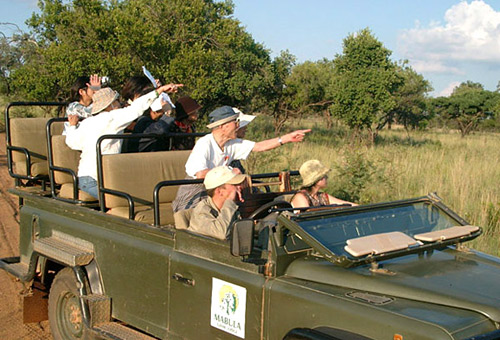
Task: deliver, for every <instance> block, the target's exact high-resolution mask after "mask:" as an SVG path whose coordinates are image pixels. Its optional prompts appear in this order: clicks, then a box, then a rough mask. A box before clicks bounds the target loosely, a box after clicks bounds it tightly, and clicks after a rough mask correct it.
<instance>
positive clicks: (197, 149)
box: [172, 106, 311, 212]
mask: <svg viewBox="0 0 500 340" xmlns="http://www.w3.org/2000/svg"><path fill="white" fill-rule="evenodd" d="M239 114H240V112H239V111H235V110H234V109H233V108H232V107H230V106H222V107H219V108H217V109H215V110H214V111H212V113H210V115H209V122H210V124H208V125H207V127H208V128H209V129H211V130H212V133H210V134H208V135H206V136H203V137H202V138H200V139H199V140H198V141H197V142H196V145H195V146H194V148H193V151H192V152H191V155H189V158H188V160H187V162H186V174H187V175H188V177H189V178H205V175H206V174H207V172H208V171H209V170H210V169H212V168H215V167H217V166H224V165H225V166H227V165H229V164H230V163H231V162H232V161H233V160H235V159H246V158H247V157H248V155H249V154H250V152H252V151H254V152H260V151H267V150H271V149H274V148H277V147H279V146H281V145H283V144H285V143H295V142H301V141H302V140H303V139H304V136H305V134H306V133H308V132H309V131H311V130H310V129H307V130H296V131H294V132H291V133H288V134H286V135H284V136H281V137H277V138H272V139H268V140H264V141H262V142H252V141H249V140H244V139H239V138H237V137H236V133H237V130H238V121H237V118H238V116H239ZM205 196H206V193H205V192H204V189H203V186H202V185H189V186H182V187H180V188H179V191H178V193H177V197H176V199H175V200H174V202H173V203H172V208H173V210H174V212H177V211H179V210H184V209H189V208H192V207H194V206H195V205H196V204H197V203H198V202H199V201H200V200H201V198H203V197H205Z"/></svg>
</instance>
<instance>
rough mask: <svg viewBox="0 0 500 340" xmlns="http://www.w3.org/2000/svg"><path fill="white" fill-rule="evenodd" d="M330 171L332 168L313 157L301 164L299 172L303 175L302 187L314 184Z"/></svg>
mask: <svg viewBox="0 0 500 340" xmlns="http://www.w3.org/2000/svg"><path fill="white" fill-rule="evenodd" d="M329 172H330V169H329V168H327V167H326V166H324V165H323V164H321V162H320V161H318V160H317V159H311V160H309V161H307V162H304V164H302V165H301V166H300V169H299V173H300V177H302V187H303V188H307V187H310V186H311V185H314V184H315V183H316V182H317V181H319V180H320V179H322V178H323V177H324V176H326V175H327V174H328V173H329Z"/></svg>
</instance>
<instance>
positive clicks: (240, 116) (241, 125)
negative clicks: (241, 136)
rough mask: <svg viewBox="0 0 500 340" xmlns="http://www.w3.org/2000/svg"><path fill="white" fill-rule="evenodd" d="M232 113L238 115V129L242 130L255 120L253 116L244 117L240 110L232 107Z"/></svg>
mask: <svg viewBox="0 0 500 340" xmlns="http://www.w3.org/2000/svg"><path fill="white" fill-rule="evenodd" d="M233 110H234V112H236V113H238V118H237V119H236V120H237V121H238V123H239V124H238V125H239V126H238V129H242V128H244V127H245V126H247V125H248V124H250V123H251V122H252V120H254V119H255V116H253V115H246V114H244V113H243V112H241V110H240V109H238V108H236V107H233Z"/></svg>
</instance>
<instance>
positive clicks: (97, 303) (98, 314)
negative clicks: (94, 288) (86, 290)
mask: <svg viewBox="0 0 500 340" xmlns="http://www.w3.org/2000/svg"><path fill="white" fill-rule="evenodd" d="M83 299H84V300H85V301H86V302H87V305H88V307H89V311H90V320H91V326H92V327H94V326H95V325H99V324H103V323H107V322H110V321H111V299H110V297H109V296H106V295H100V294H90V295H86V296H84V297H83Z"/></svg>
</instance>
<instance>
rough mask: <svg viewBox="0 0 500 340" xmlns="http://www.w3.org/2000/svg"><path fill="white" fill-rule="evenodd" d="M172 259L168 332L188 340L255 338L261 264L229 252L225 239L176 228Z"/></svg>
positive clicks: (259, 327)
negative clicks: (246, 261)
mask: <svg viewBox="0 0 500 340" xmlns="http://www.w3.org/2000/svg"><path fill="white" fill-rule="evenodd" d="M175 248H176V249H175V251H174V252H173V253H172V256H171V259H170V298H169V304H170V305H169V313H168V314H169V332H170V333H171V334H172V335H174V334H175V335H179V336H182V337H183V338H186V339H234V338H235V336H236V337H240V338H242V339H259V338H260V337H261V330H262V322H263V320H262V314H263V307H262V303H263V297H262V294H263V286H264V284H265V278H264V276H263V275H262V274H260V273H259V266H258V265H256V264H252V263H245V262H243V261H242V260H241V259H240V258H239V257H234V256H232V255H231V254H230V249H229V242H226V241H220V240H215V239H212V238H209V237H204V236H199V235H195V234H191V233H189V232H184V231H178V232H177V236H176V247H175Z"/></svg>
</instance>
